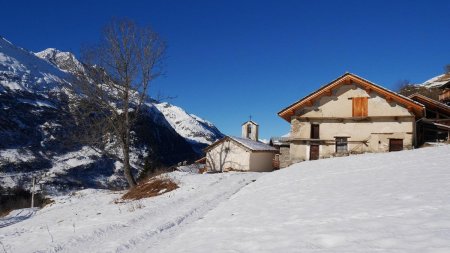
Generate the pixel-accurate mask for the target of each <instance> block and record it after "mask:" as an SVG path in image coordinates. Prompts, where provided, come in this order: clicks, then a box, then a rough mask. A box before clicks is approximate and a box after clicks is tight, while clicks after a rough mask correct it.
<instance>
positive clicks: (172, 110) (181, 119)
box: [155, 103, 223, 144]
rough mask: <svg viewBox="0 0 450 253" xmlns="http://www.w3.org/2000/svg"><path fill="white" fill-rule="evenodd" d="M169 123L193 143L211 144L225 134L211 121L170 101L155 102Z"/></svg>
mask: <svg viewBox="0 0 450 253" xmlns="http://www.w3.org/2000/svg"><path fill="white" fill-rule="evenodd" d="M155 106H156V108H158V110H159V111H160V112H161V113H162V114H163V115H164V117H165V118H166V119H167V121H168V122H169V124H170V125H171V126H172V127H173V128H174V129H175V130H176V131H177V132H178V133H179V134H180V135H181V136H183V137H184V138H186V139H188V140H189V141H190V142H193V143H203V144H211V143H213V142H214V141H216V140H217V139H218V138H221V137H223V134H222V133H221V132H220V131H219V130H218V129H217V128H216V127H215V126H214V125H213V124H212V123H210V122H208V121H206V120H204V119H201V118H199V117H198V116H196V115H193V114H189V113H187V112H186V111H184V110H183V109H182V108H180V107H178V106H174V105H171V104H169V103H159V104H155Z"/></svg>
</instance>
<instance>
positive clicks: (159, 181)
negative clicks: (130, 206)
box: [122, 176, 178, 200]
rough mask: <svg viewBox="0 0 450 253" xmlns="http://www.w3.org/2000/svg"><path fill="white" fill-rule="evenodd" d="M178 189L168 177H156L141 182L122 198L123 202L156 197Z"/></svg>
mask: <svg viewBox="0 0 450 253" xmlns="http://www.w3.org/2000/svg"><path fill="white" fill-rule="evenodd" d="M177 188H178V185H177V184H176V183H175V182H174V181H172V180H171V179H170V178H168V177H162V176H157V177H154V178H150V179H147V180H143V181H141V182H139V183H138V185H137V186H136V187H134V188H132V189H130V190H129V191H128V192H127V193H125V194H124V195H123V196H122V199H124V200H138V199H143V198H150V197H154V196H158V195H161V194H164V193H167V192H170V191H173V190H175V189H177Z"/></svg>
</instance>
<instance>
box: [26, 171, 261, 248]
mask: <svg viewBox="0 0 450 253" xmlns="http://www.w3.org/2000/svg"><path fill="white" fill-rule="evenodd" d="M249 175H252V176H250V177H248V176H247V177H242V176H241V175H239V174H230V175H229V176H228V177H220V178H218V180H216V181H214V182H212V183H210V184H209V185H208V186H207V187H204V188H203V189H202V190H200V191H197V192H196V193H195V194H194V196H180V197H175V198H174V201H169V202H167V203H165V204H164V205H165V207H166V208H160V207H158V208H155V209H153V208H151V207H150V208H149V211H146V212H145V213H143V214H142V215H140V216H138V217H136V218H133V219H131V220H130V221H128V222H127V223H126V224H124V223H116V224H110V225H107V226H106V227H103V228H98V229H95V230H94V231H93V232H92V233H90V234H85V235H83V236H79V237H74V238H72V239H70V240H69V241H68V242H62V243H57V244H53V246H52V247H50V248H47V249H44V250H38V251H35V252H54V253H56V252H80V249H82V251H83V252H118V253H119V252H151V249H152V248H154V247H158V246H159V245H164V243H166V242H167V240H170V238H171V237H173V235H175V234H176V233H178V232H180V231H181V230H182V229H184V228H185V227H186V226H188V225H189V224H191V223H193V222H195V221H197V220H199V219H202V217H203V216H204V215H206V214H207V213H208V212H209V211H211V210H212V209H214V208H215V207H217V206H218V205H219V204H220V203H221V202H223V201H226V200H227V199H229V198H230V197H231V196H232V195H234V194H235V193H237V192H239V191H240V190H241V189H242V188H243V187H245V186H246V185H248V184H250V183H252V182H254V181H255V179H256V178H257V177H258V176H259V175H258V174H249ZM235 177H241V179H239V180H236V179H235ZM213 188H214V190H212V189H213ZM217 188H219V189H220V190H219V189H217ZM174 196H176V195H174ZM198 203H200V204H198ZM173 207H176V208H173ZM161 211H164V215H161ZM145 224H150V225H151V226H149V227H145ZM99 245H102V246H101V247H100V248H99Z"/></svg>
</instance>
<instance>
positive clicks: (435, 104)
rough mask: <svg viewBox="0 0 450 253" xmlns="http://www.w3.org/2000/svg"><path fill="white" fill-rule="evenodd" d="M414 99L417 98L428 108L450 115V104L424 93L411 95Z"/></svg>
mask: <svg viewBox="0 0 450 253" xmlns="http://www.w3.org/2000/svg"><path fill="white" fill-rule="evenodd" d="M409 98H411V99H412V100H415V101H417V102H419V103H421V104H423V105H424V106H425V107H426V108H428V109H430V110H434V111H438V112H440V113H443V114H446V115H448V116H449V117H450V106H448V105H446V104H443V103H441V102H439V101H436V100H434V99H431V98H428V97H425V96H424V95H421V94H418V93H415V94H412V95H411V96H409Z"/></svg>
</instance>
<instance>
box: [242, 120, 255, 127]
mask: <svg viewBox="0 0 450 253" xmlns="http://www.w3.org/2000/svg"><path fill="white" fill-rule="evenodd" d="M249 122H250V123H252V124H253V125H256V126H258V123H256V122H255V121H253V120H248V121H245V122H244V123H242V124H241V126H242V125H245V124H247V123H249Z"/></svg>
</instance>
